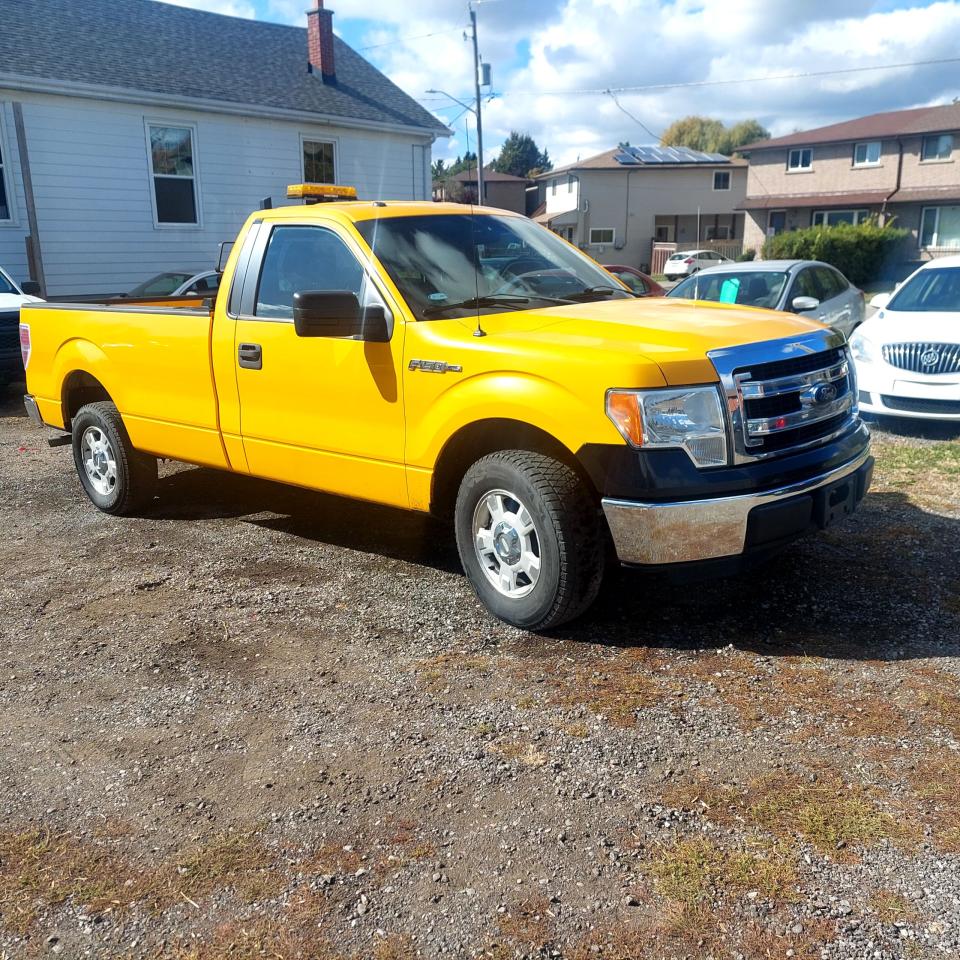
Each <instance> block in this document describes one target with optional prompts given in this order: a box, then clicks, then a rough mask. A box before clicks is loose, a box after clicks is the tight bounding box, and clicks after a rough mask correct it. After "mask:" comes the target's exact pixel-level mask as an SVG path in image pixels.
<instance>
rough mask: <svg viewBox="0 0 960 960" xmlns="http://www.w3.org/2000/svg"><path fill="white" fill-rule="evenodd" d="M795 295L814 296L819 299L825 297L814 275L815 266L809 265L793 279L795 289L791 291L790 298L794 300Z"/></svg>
mask: <svg viewBox="0 0 960 960" xmlns="http://www.w3.org/2000/svg"><path fill="white" fill-rule="evenodd" d="M794 297H814V298H815V299H817V300H821V299H822V298H823V294H822V292H821V290H820V285H819V284H818V283H817V280H816V277H814V275H813V267H807V268H806V269H804V270H801V271H800V272H799V273H798V274H797V278H796V280H794V281H793V290H791V291H790V299H791V300H793V298H794Z"/></svg>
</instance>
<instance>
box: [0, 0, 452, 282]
mask: <svg viewBox="0 0 960 960" xmlns="http://www.w3.org/2000/svg"><path fill="white" fill-rule="evenodd" d="M305 6H306V4H305ZM322 7H323V0H315V8H314V9H311V10H310V12H309V13H308V14H307V18H306V19H307V27H306V29H302V28H297V27H288V26H281V25H278V24H272V23H262V22H258V21H253V20H244V19H240V18H237V17H225V16H220V15H218V14H212V13H205V12H202V11H198V10H191V9H184V8H182V7H177V6H172V5H170V4H166V3H158V2H154V0H83V2H82V3H81V2H66V3H65V2H63V0H30V2H29V3H26V2H24V0H0V23H2V24H3V37H4V42H3V55H2V57H0V265H2V266H3V267H4V268H5V269H6V270H7V271H8V272H9V273H10V274H11V275H12V276H13V277H14V278H15V279H17V280H24V279H28V278H32V279H35V280H38V281H39V282H40V283H41V285H42V287H43V289H44V291H45V293H46V295H47V296H53V297H57V296H64V295H69V294H78V295H79V294H103V293H119V292H124V291H127V290H130V289H131V288H133V287H134V286H136V285H137V284H139V283H140V282H141V281H143V280H146V279H147V278H149V277H150V276H152V275H153V274H156V273H160V272H161V271H165V270H196V271H198V272H199V271H201V270H209V269H211V268H212V267H213V266H215V264H216V260H217V253H218V246H219V244H220V242H221V241H223V240H232V239H233V237H234V236H235V235H236V232H237V230H238V229H239V227H240V225H241V224H242V223H243V221H244V219H245V218H246V217H247V215H248V214H249V213H250V212H251V211H252V210H255V209H257V208H258V207H260V206H261V205H262V204H263V203H264V201H268V202H270V203H272V204H274V205H276V204H278V203H282V202H285V200H284V198H285V195H286V187H287V185H288V184H291V183H301V182H317V183H337V184H346V185H350V186H355V187H356V188H357V191H358V193H359V196H360V198H361V199H370V200H375V199H381V198H382V199H398V200H410V199H422V200H428V199H429V198H430V192H431V180H430V161H431V145H432V143H433V142H434V140H435V139H436V138H437V137H438V136H447V135H448V134H449V131H448V130H447V129H446V127H444V126H443V124H441V123H440V122H439V121H438V120H437V119H436V118H435V117H433V116H432V115H431V114H430V113H428V112H427V111H426V110H424V109H423V108H422V107H420V106H419V104H417V103H416V102H415V101H414V100H413V99H412V98H410V97H409V96H407V94H405V93H404V92H403V91H402V90H400V89H399V88H398V87H397V86H395V85H394V84H393V83H392V82H391V81H390V80H388V79H387V78H386V77H385V76H384V75H383V74H381V73H380V72H379V71H378V70H376V68H374V67H373V66H372V65H371V64H369V63H368V62H367V61H366V60H364V59H363V58H362V57H361V56H360V55H359V54H357V53H356V52H354V51H353V50H352V49H351V48H350V47H349V46H347V44H345V43H344V42H343V41H342V40H340V39H339V38H338V37H335V36H334V35H333V27H332V17H333V14H332V12H331V11H329V10H324V9H323V8H322Z"/></svg>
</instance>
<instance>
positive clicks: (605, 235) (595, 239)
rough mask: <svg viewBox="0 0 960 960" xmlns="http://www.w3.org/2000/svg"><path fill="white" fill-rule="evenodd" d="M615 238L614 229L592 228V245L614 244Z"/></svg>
mask: <svg viewBox="0 0 960 960" xmlns="http://www.w3.org/2000/svg"><path fill="white" fill-rule="evenodd" d="M614 236H615V233H614V229H613V227H591V228H590V243H591V244H593V245H597V244H601V243H613V238H614Z"/></svg>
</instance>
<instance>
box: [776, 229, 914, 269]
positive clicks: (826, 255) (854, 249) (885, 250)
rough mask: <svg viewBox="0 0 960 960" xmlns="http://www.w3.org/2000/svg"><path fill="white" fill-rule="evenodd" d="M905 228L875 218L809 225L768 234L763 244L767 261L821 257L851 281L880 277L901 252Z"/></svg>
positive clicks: (906, 234) (906, 232)
mask: <svg viewBox="0 0 960 960" xmlns="http://www.w3.org/2000/svg"><path fill="white" fill-rule="evenodd" d="M909 233H910V232H909V231H908V230H902V229H900V228H898V227H892V226H884V227H881V226H879V225H878V224H877V222H876V220H875V219H870V220H867V221H865V222H863V223H860V224H858V225H857V226H853V225H852V224H849V223H841V224H837V225H836V226H833V227H810V228H809V229H807V230H792V231H789V232H786V233H778V234H777V235H776V236H774V237H770V238H769V239H768V240H767V241H766V243H764V245H763V256H764V259H766V260H822V261H823V262H824V263H829V264H830V265H831V266H834V267H836V268H837V269H838V270H839V271H840V272H841V273H842V274H843V275H844V276H845V277H846V278H847V279H848V280H850V282H851V283H856V284H864V283H869V282H870V281H872V280H876V279H878V278H879V277H881V276H882V275H883V273H884V271H885V270H887V269H888V268H889V267H890V266H891V265H892V264H894V263H895V262H896V261H897V259H898V258H899V256H900V255H902V254H901V251H900V247H901V245H902V244H903V242H904V241H905V240H906V238H907V237H908V236H909Z"/></svg>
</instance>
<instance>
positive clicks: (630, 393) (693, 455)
mask: <svg viewBox="0 0 960 960" xmlns="http://www.w3.org/2000/svg"><path fill="white" fill-rule="evenodd" d="M607 416H608V417H609V418H610V419H611V420H612V421H613V424H614V426H616V428H617V430H619V431H620V435H621V436H622V437H623V439H624V440H626V441H627V443H629V444H630V445H631V446H632V447H636V448H637V449H640V448H641V447H644V448H651V449H656V448H666V447H673V448H677V447H679V448H680V449H682V450H686V452H687V454H688V456H689V457H690V459H691V460H692V461H693V462H694V464H696V466H698V467H721V466H725V465H726V463H727V425H726V420H725V418H724V414H723V405H722V402H721V399H720V392H719V390H718V389H717V387H715V386H713V387H681V388H679V389H677V388H670V389H665V390H608V391H607Z"/></svg>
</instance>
